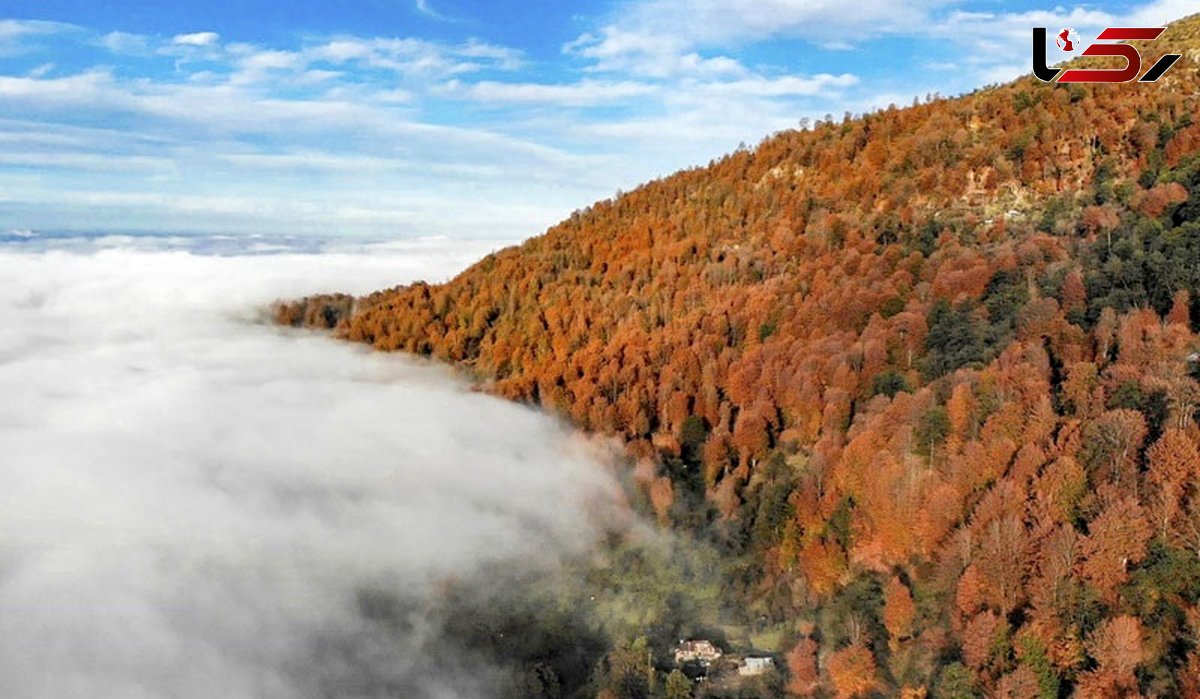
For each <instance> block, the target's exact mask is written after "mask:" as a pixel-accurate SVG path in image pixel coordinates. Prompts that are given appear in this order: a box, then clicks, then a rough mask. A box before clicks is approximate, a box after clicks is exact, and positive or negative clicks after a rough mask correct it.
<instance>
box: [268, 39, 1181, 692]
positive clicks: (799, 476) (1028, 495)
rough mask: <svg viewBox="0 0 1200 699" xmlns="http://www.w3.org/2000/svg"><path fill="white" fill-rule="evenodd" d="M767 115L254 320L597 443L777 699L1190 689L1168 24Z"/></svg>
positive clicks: (1175, 90) (1174, 109) (1175, 75)
mask: <svg viewBox="0 0 1200 699" xmlns="http://www.w3.org/2000/svg"><path fill="white" fill-rule="evenodd" d="M1141 47H1142V52H1143V55H1144V56H1145V61H1146V62H1145V65H1149V64H1150V62H1151V61H1153V60H1154V59H1155V58H1157V56H1158V55H1161V54H1162V53H1164V52H1166V51H1168V50H1169V51H1170V52H1174V53H1183V54H1184V57H1183V59H1182V60H1181V61H1180V62H1179V63H1178V64H1177V65H1176V66H1175V67H1174V68H1173V69H1171V71H1169V72H1168V73H1167V75H1166V76H1165V77H1164V78H1163V79H1162V80H1161V81H1160V82H1159V83H1156V84H1136V83H1132V84H1121V85H1072V86H1066V85H1047V84H1043V83H1041V82H1039V81H1037V80H1035V79H1033V78H1027V79H1022V80H1018V81H1016V82H1014V83H1012V84H1008V85H1004V86H999V87H992V88H987V89H983V90H980V91H977V92H976V93H973V94H971V95H967V96H964V97H961V98H956V99H932V100H929V101H927V102H925V103H922V104H918V105H914V106H912V107H909V108H904V109H899V108H892V109H887V110H884V111H881V112H877V113H874V114H870V115H866V116H863V117H859V118H849V117H848V118H845V119H842V120H840V121H837V120H829V121H824V122H821V123H819V124H817V125H816V126H814V127H813V128H811V129H808V130H804V131H793V132H786V133H780V134H777V135H774V136H772V137H770V138H768V139H766V140H765V141H763V142H762V143H761V144H759V145H758V146H757V147H755V148H751V149H747V150H741V151H738V152H735V153H733V154H731V155H729V156H727V157H725V158H723V159H721V160H720V161H717V162H714V163H712V164H710V165H709V166H707V167H703V168H697V169H693V170H688V171H685V172H680V173H678V174H675V175H672V176H670V177H667V178H664V179H662V180H658V181H654V182H651V183H649V184H646V185H645V186H643V187H640V188H639V189H637V190H636V191H633V192H629V193H627V194H623V195H621V196H619V197H616V198H615V199H612V200H608V201H603V202H600V203H597V204H595V205H593V206H592V207H590V208H588V209H587V210H584V211H580V212H577V213H576V214H575V215H573V216H572V217H571V218H570V219H568V220H566V221H564V222H562V223H561V224H559V225H557V226H555V227H554V228H552V229H550V230H549V231H547V232H546V233H545V234H544V235H542V236H540V237H537V238H533V239H531V240H529V241H528V242H526V243H524V244H523V245H520V246H518V247H514V248H511V249H507V250H504V251H501V252H499V253H497V254H495V255H492V256H489V257H488V258H486V259H484V260H482V261H480V262H479V263H478V264H476V265H474V266H473V267H471V268H470V269H469V270H467V271H466V272H464V273H462V274H461V275H459V276H458V277H457V278H455V279H454V280H452V281H450V282H449V283H446V284H443V285H439V286H429V285H424V284H417V285H412V286H407V287H400V288H396V289H391V290H387V291H382V292H378V293H376V294H374V295H372V296H371V297H369V298H366V299H361V300H358V301H357V302H355V301H353V300H352V299H349V298H347V297H343V298H341V299H335V300H334V302H333V303H328V302H327V300H326V299H324V298H314V299H311V300H306V301H303V302H297V303H294V304H290V305H287V306H284V307H281V309H280V319H281V320H282V321H284V322H300V321H301V320H307V321H308V322H315V323H317V324H326V325H333V324H335V323H338V324H339V332H340V333H341V334H342V335H344V336H345V337H346V338H348V339H350V340H355V341H361V342H366V343H370V344H372V345H374V346H375V347H377V348H379V349H383V350H405V351H409V352H415V353H420V354H429V355H432V356H434V357H437V358H441V359H445V360H448V361H451V362H455V363H459V364H462V365H466V366H469V367H470V368H471V370H472V371H473V372H474V373H475V374H476V375H478V376H479V377H480V378H481V379H482V380H483V381H484V382H485V385H486V386H487V387H488V388H489V390H492V391H494V392H495V393H497V394H500V395H503V396H506V397H510V398H513V399H517V400H523V401H529V402H532V403H537V404H539V405H541V406H544V407H545V408H546V409H548V410H553V411H557V412H559V413H561V414H563V415H564V416H567V417H568V418H569V419H570V420H572V421H573V422H574V423H576V424H578V425H580V426H582V427H584V428H587V429H591V430H595V431H599V432H605V433H614V434H618V435H621V436H622V437H623V438H624V439H626V440H627V441H628V442H629V444H630V448H631V450H632V452H633V453H634V454H635V455H636V456H637V457H639V458H640V459H642V460H643V463H644V464H648V465H643V466H642V467H641V468H639V470H638V483H639V484H640V487H641V488H642V492H643V495H644V497H645V502H646V505H647V507H648V508H651V509H652V510H653V512H654V513H655V515H656V516H657V517H658V518H659V520H660V521H661V522H662V523H664V525H671V526H674V527H676V528H679V529H682V530H688V531H692V532H695V533H696V535H697V536H700V537H702V538H705V539H707V540H711V541H713V542H716V545H718V546H720V547H721V548H722V550H723V551H726V552H727V553H728V555H729V556H731V557H734V558H736V559H737V560H740V561H745V564H744V565H743V566H741V567H739V568H738V573H737V576H736V578H735V579H731V580H730V581H729V584H728V590H729V592H728V594H729V595H731V596H736V597H737V598H738V599H739V600H740V603H741V604H743V605H744V606H745V607H746V608H747V609H748V610H752V611H753V614H755V615H760V616H761V617H762V618H763V619H765V622H764V623H781V624H788V625H789V627H788V628H790V629H791V630H792V631H791V632H790V633H791V635H790V636H789V639H788V642H787V649H790V650H788V651H787V653H786V665H787V670H788V671H787V678H786V681H787V683H788V685H787V686H788V689H789V691H791V692H792V693H794V694H796V695H800V696H838V697H851V696H871V695H873V694H880V695H888V696H892V695H898V694H900V693H902V692H909V694H907V695H906V696H913V697H917V696H933V697H969V696H981V695H983V694H987V695H988V696H1013V697H1032V696H1041V697H1058V696H1072V695H1073V696H1079V697H1105V696H1113V697H1116V696H1133V695H1135V694H1137V693H1141V694H1142V695H1145V696H1161V697H1167V696H1200V648H1198V646H1197V642H1198V640H1200V607H1198V602H1200V480H1198V478H1197V477H1198V476H1200V426H1198V424H1197V408H1198V406H1200V383H1198V382H1197V377H1198V376H1200V354H1198V353H1200V336H1198V335H1197V330H1198V329H1200V113H1198V111H1200V97H1198V93H1197V90H1198V89H1200V73H1198V68H1200V19H1197V18H1191V19H1189V20H1186V21H1183V22H1180V23H1177V24H1176V25H1173V26H1172V27H1171V28H1170V29H1169V30H1168V31H1167V33H1166V34H1165V35H1164V36H1163V37H1162V38H1161V39H1159V40H1158V41H1156V42H1150V43H1146V44H1142V45H1141Z"/></svg>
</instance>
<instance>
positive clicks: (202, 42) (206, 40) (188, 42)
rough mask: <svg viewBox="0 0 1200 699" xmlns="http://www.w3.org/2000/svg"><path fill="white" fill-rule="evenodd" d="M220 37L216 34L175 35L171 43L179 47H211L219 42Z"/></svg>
mask: <svg viewBox="0 0 1200 699" xmlns="http://www.w3.org/2000/svg"><path fill="white" fill-rule="evenodd" d="M220 39H221V35H220V34H217V33H216V32H193V33H191V34H176V35H175V37H174V38H173V39H171V42H172V43H174V44H179V45H181V46H213V45H215V44H216V43H217V42H218V41H220Z"/></svg>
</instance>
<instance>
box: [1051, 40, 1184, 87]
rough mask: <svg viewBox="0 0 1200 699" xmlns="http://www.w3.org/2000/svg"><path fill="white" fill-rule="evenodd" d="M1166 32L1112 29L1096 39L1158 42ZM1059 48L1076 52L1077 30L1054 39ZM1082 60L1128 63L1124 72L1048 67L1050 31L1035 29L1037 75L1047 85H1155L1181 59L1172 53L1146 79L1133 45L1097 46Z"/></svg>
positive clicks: (1092, 47) (1159, 61)
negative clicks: (1112, 59)
mask: <svg viewBox="0 0 1200 699" xmlns="http://www.w3.org/2000/svg"><path fill="white" fill-rule="evenodd" d="M1164 31H1165V28H1164V27H1109V28H1108V29H1105V30H1104V31H1102V32H1100V35H1099V36H1097V37H1096V40H1097V42H1100V41H1150V40H1152V39H1157V38H1158V37H1159V35H1160V34H1162V33H1163V32H1164ZM1054 40H1055V43H1057V44H1058V48H1059V49H1061V50H1062V51H1064V52H1068V53H1069V52H1072V51H1074V50H1075V48H1076V46H1077V45H1078V44H1079V36H1078V35H1077V34H1075V30H1074V29H1063V30H1062V31H1060V32H1059V33H1058V34H1056V35H1055V37H1054ZM1080 55H1082V56H1120V57H1122V58H1124V59H1125V67H1124V68H1071V69H1070V70H1061V69H1058V68H1050V67H1048V66H1047V65H1046V28H1045V27H1034V28H1033V74H1034V75H1035V76H1037V78H1038V79H1039V80H1041V81H1043V82H1048V83H1049V82H1060V83H1127V82H1129V81H1131V80H1133V79H1135V78H1136V79H1137V81H1138V82H1140V83H1152V82H1155V81H1156V80H1158V79H1159V78H1161V77H1162V76H1163V73H1166V72H1167V69H1168V68H1170V67H1171V66H1173V65H1175V62H1176V61H1178V60H1179V59H1180V58H1181V56H1180V54H1177V53H1168V54H1166V55H1165V56H1163V57H1162V58H1160V59H1158V60H1157V61H1155V63H1154V65H1152V66H1150V70H1147V71H1146V72H1145V74H1143V75H1142V77H1140V78H1138V73H1141V72H1142V55H1141V54H1140V53H1138V50H1137V49H1135V48H1134V47H1133V46H1131V45H1129V44H1102V43H1093V44H1091V45H1089V46H1088V47H1087V48H1086V49H1084V50H1083V53H1082V54H1080Z"/></svg>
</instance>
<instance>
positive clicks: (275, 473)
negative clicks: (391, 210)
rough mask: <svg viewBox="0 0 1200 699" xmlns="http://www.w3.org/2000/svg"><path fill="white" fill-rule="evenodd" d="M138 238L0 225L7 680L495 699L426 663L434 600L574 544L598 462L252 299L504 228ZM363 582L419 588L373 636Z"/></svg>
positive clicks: (476, 676) (456, 264)
mask: <svg viewBox="0 0 1200 699" xmlns="http://www.w3.org/2000/svg"><path fill="white" fill-rule="evenodd" d="M129 242H130V241H125V242H124V243H123V242H122V241H119V240H118V241H112V240H110V241H108V242H107V244H106V245H96V244H92V243H88V244H87V245H85V247H86V248H87V249H85V250H73V251H63V250H51V251H39V252H33V251H31V250H30V248H28V247H23V246H21V245H15V244H9V245H7V246H5V245H0V278H3V279H4V280H5V282H4V284H3V285H0V327H3V331H0V396H3V397H4V398H3V400H2V401H0V696H7V697H22V698H32V697H55V698H67V697H77V696H78V697H83V696H87V697H99V698H105V697H120V698H122V699H133V698H137V697H164V696H172V697H184V698H187V697H308V696H367V695H369V696H385V695H390V694H391V693H392V691H388V692H384V691H383V690H380V689H379V686H386V687H388V688H391V690H393V691H394V692H398V693H400V695H403V696H416V697H420V696H464V695H465V696H470V695H472V694H478V695H480V696H486V695H487V694H488V690H487V684H488V683H487V681H486V680H487V677H486V676H485V675H484V674H480V673H484V672H486V671H485V670H484V669H481V668H474V669H473V670H471V671H470V672H466V671H463V672H460V673H457V674H456V673H455V672H449V673H448V671H447V670H446V668H447V667H451V666H453V665H454V664H455V659H453V658H444V657H442V658H435V657H430V656H429V652H430V651H429V649H430V648H432V647H435V646H436V644H431V641H430V639H429V636H430V635H436V634H437V630H436V629H435V628H433V627H432V626H431V625H429V624H425V623H424V622H423V620H422V617H421V614H420V611H419V610H420V606H421V604H423V600H425V599H427V597H428V596H429V594H430V591H431V590H433V589H434V588H435V587H436V586H438V585H441V584H444V582H445V581H446V580H447V579H462V578H469V577H471V576H475V575H478V574H479V572H480V571H481V570H483V569H484V568H485V567H487V566H489V565H490V564H495V563H500V564H501V567H502V566H503V565H505V564H510V565H515V566H525V567H528V566H537V565H542V564H545V565H552V564H553V562H554V560H555V558H556V557H557V556H560V555H564V554H569V553H572V552H578V551H581V550H584V549H586V548H587V547H588V546H589V545H590V543H591V542H592V541H593V539H594V537H595V535H596V529H595V526H594V521H595V517H594V515H595V514H596V511H597V509H598V508H599V509H603V508H604V503H605V502H610V501H611V498H612V497H613V493H614V490H615V489H614V487H613V485H612V482H611V480H610V479H609V477H608V476H607V475H606V470H605V465H604V461H605V457H604V456H603V455H602V454H601V452H600V451H599V450H598V449H597V447H596V446H595V445H594V444H589V443H587V442H586V441H584V440H582V439H580V438H579V437H578V436H575V435H572V434H570V433H569V432H567V431H566V430H564V429H563V428H562V427H561V426H559V425H558V424H556V423H555V422H554V421H552V420H550V419H548V418H546V417H544V416H542V415H539V414H537V413H535V412H532V411H530V410H526V409H523V408H521V407H518V406H515V405H512V404H509V403H505V402H501V401H499V400H496V399H493V398H490V397H487V396H484V395H481V394H478V393H473V392H470V391H468V390H467V387H466V386H465V385H464V384H463V383H462V382H461V381H460V380H459V379H457V378H455V377H454V376H453V375H451V374H450V373H449V372H448V371H447V370H445V369H443V368H439V367H435V366H432V365H429V364H425V363H422V362H419V361H416V360H412V359H407V358H405V357H401V356H394V355H380V354H372V353H369V352H367V351H365V350H363V349H362V348H360V347H356V346H352V345H348V344H342V343H338V342H334V341H331V340H329V339H327V338H323V337H320V336H315V335H309V334H304V333H295V332H289V331H284V330H281V329H277V328H274V327H271V326H268V325H264V324H262V323H259V322H256V318H257V315H256V313H257V310H256V309H258V308H261V306H262V305H263V304H265V303H268V302H270V301H271V300H272V299H274V298H277V297H286V296H294V295H300V294H303V293H307V292H312V291H318V290H334V289H336V290H345V291H352V292H365V291H367V290H370V289H374V288H378V287H383V286H388V285H391V284H395V283H398V282H401V281H404V280H406V279H413V278H417V277H424V278H440V277H444V276H446V275H448V274H449V273H451V272H452V271H454V270H456V269H458V268H461V267H462V266H463V265H465V263H466V262H467V261H468V260H471V259H475V258H477V257H478V256H479V255H481V254H483V253H486V252H487V251H489V250H490V249H492V248H494V247H496V246H495V245H494V244H486V243H447V242H440V243H439V242H423V243H420V242H419V243H407V244H401V245H392V246H384V247H374V248H369V249H364V250H341V251H324V252H321V253H314V254H271V255H258V256H249V255H233V256H216V255H196V254H193V253H191V252H188V251H181V250H175V251H161V250H157V249H144V248H147V247H150V248H154V247H155V246H153V245H147V244H145V241H143V242H142V245H141V247H142V248H143V249H133V247H132V246H131V245H130V244H128V243H129ZM373 591H382V592H386V593H387V595H389V596H394V597H395V598H396V599H404V600H407V602H408V603H411V604H412V605H415V606H414V607H413V609H415V610H416V611H412V612H408V613H405V615H404V618H405V620H406V621H405V624H403V625H402V628H403V630H402V631H401V632H395V633H393V634H391V637H390V638H389V639H387V641H386V643H385V642H383V641H381V640H380V639H379V638H378V637H377V636H378V631H377V629H373V628H372V627H371V626H370V625H369V624H368V623H367V621H365V620H364V611H363V610H364V595H370V594H372V593H373ZM389 598H391V597H389ZM376 677H378V678H384V679H383V680H380V681H381V682H383V683H384V684H383V685H378V686H375V685H373V684H372V682H373V680H372V678H376Z"/></svg>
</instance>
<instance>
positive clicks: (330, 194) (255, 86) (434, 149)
mask: <svg viewBox="0 0 1200 699" xmlns="http://www.w3.org/2000/svg"><path fill="white" fill-rule="evenodd" d="M1197 10H1200V3H1197V2H1196V1H1195V0H1149V1H1147V2H1113V3H1103V2H1101V3H1089V4H1079V5H1057V6H1052V5H1047V4H1037V3H1028V2H1020V3H1000V2H995V1H992V0H959V1H956V2H948V1H945V0H917V1H916V2H908V3H897V2H895V1H894V0H857V1H856V2H853V3H851V2H845V1H844V0H841V1H839V0H624V1H620V2H613V1H586V2H555V1H549V0H531V1H526V2H512V1H497V2H467V1H466V0H319V1H315V2H266V1H256V0H209V1H208V2H204V3H196V2H183V1H165V0H126V1H116V0H113V1H109V2H103V1H99V0H90V1H84V0H5V2H3V3H0V231H3V230H8V229H13V230H78V231H92V232H137V231H158V232H210V233H320V234H322V235H336V234H353V235H369V236H376V237H405V236H429V235H448V236H456V237H487V238H519V237H525V236H528V235H533V234H536V233H538V232H540V231H541V230H543V229H544V228H545V227H546V226H548V225H550V224H552V223H554V222H555V221H557V220H560V219H562V218H563V217H565V216H566V215H568V214H569V213H570V212H571V211H572V210H574V209H576V208H580V207H583V206H586V205H587V204H589V203H591V202H592V201H594V200H595V199H598V198H603V197H606V196H610V195H611V194H612V193H613V192H614V191H616V190H618V189H629V188H631V187H633V186H635V185H636V184H638V183H639V182H643V181H645V180H647V179H650V178H653V177H657V176H659V175H663V174H667V173H670V172H672V171H674V170H676V169H678V168H681V167H687V166H690V165H696V164H702V163H705V162H708V161H709V160H710V159H712V158H714V157H717V156H719V155H721V154H722V153H724V152H727V151H729V150H731V149H732V148H735V147H736V146H737V145H738V144H739V143H741V142H745V143H748V144H753V143H755V142H757V141H759V140H760V139H761V138H762V137H763V136H765V135H767V134H769V133H772V132H775V131H778V130H780V129H785V128H794V127H796V126H797V125H799V124H800V123H801V122H802V120H804V119H814V118H820V117H822V116H823V115H825V114H834V115H838V116H840V115H841V114H842V113H844V112H846V111H849V112H853V113H860V112H863V111H867V110H871V109H874V108H878V107H883V106H887V105H888V104H889V103H896V104H907V103H910V102H911V101H912V99H913V97H914V96H919V95H925V94H928V93H931V92H938V93H941V94H947V95H950V94H957V93H961V92H965V91H968V90H970V89H973V88H975V87H978V86H981V85H985V84H988V83H993V82H998V81H1003V80H1007V79H1010V78H1012V77H1015V76H1017V75H1019V74H1021V73H1024V72H1027V71H1028V64H1029V49H1028V41H1029V39H1028V37H1029V30H1030V27H1033V26H1047V27H1052V28H1058V27H1073V28H1075V29H1076V30H1078V32H1079V34H1080V35H1081V37H1083V39H1084V41H1085V42H1086V41H1087V40H1088V39H1090V38H1091V37H1093V36H1095V34H1096V32H1097V31H1099V29H1101V28H1103V27H1104V26H1113V25H1139V26H1146V25H1157V24H1162V23H1164V22H1167V21H1170V20H1173V19H1177V18H1179V17H1182V16H1184V15H1186V14H1189V13H1190V12H1194V11H1197Z"/></svg>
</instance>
